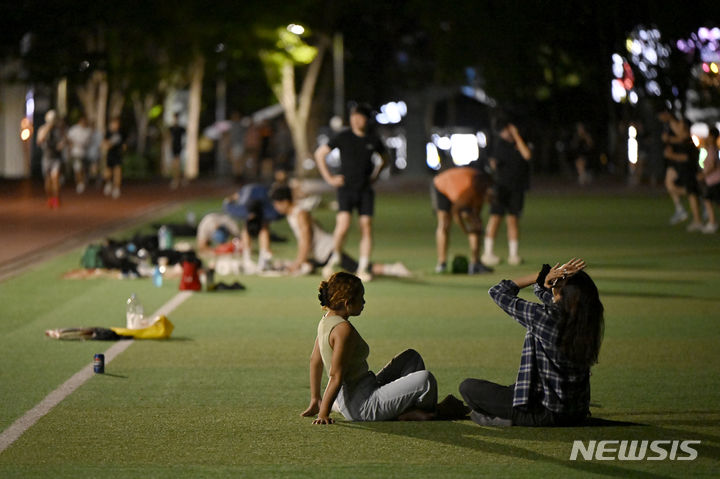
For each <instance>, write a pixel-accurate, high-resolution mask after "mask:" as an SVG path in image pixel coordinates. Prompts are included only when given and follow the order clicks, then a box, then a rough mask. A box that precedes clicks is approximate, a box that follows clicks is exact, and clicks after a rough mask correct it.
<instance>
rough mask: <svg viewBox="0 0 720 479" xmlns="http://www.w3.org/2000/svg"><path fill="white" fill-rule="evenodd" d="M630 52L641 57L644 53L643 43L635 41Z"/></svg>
mask: <svg viewBox="0 0 720 479" xmlns="http://www.w3.org/2000/svg"><path fill="white" fill-rule="evenodd" d="M630 52H631V53H632V54H633V55H640V54H641V53H642V43H640V41H639V40H633V42H632V46H631V48H630Z"/></svg>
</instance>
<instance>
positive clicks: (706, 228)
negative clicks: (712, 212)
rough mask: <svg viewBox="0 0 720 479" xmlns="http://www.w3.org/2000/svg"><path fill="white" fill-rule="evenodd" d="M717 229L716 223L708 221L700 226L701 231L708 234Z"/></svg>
mask: <svg viewBox="0 0 720 479" xmlns="http://www.w3.org/2000/svg"><path fill="white" fill-rule="evenodd" d="M717 230H718V224H717V223H708V224H706V225H705V226H703V227H702V232H703V233H705V234H709V235H710V234H713V233H715V232H717Z"/></svg>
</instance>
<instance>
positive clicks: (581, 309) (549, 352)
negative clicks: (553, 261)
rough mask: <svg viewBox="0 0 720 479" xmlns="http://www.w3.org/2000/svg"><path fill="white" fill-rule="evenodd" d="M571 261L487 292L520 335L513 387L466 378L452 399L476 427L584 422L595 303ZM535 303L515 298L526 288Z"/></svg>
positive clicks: (579, 263)
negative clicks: (522, 334)
mask: <svg viewBox="0 0 720 479" xmlns="http://www.w3.org/2000/svg"><path fill="white" fill-rule="evenodd" d="M584 267H585V262H584V261H583V260H580V259H572V260H570V261H568V262H567V263H565V264H563V265H559V264H557V265H555V266H553V267H552V268H551V267H550V266H549V265H544V266H543V269H542V270H541V271H540V273H539V274H532V275H528V276H524V277H522V278H518V279H515V280H513V281H509V280H503V281H501V282H500V283H498V284H497V285H495V286H493V287H492V288H490V291H489V293H490V297H491V298H492V299H493V301H495V303H497V305H498V306H500V307H501V308H502V309H503V310H504V311H505V312H506V313H508V314H509V315H510V316H512V317H513V318H514V319H515V320H516V321H517V322H519V323H520V324H521V325H523V326H524V327H525V328H526V329H527V333H526V334H525V343H524V344H523V349H522V357H521V361H520V369H519V371H518V375H517V380H516V382H515V384H513V385H510V386H501V385H499V384H495V383H492V382H489V381H484V380H481V379H466V380H465V381H463V382H462V383H461V384H460V394H461V395H462V397H463V399H465V402H467V404H468V405H469V406H470V407H471V408H472V412H471V413H470V417H471V418H472V420H473V421H475V422H476V423H478V424H480V425H484V426H510V425H514V426H575V425H580V424H582V423H583V422H584V421H585V419H586V418H587V417H588V416H589V407H590V367H591V366H592V365H593V364H595V363H596V362H597V359H598V354H599V352H600V344H601V342H602V336H603V331H604V320H603V305H602V303H601V302H600V297H599V294H598V290H597V287H596V286H595V283H594V282H593V280H592V279H591V278H590V276H589V275H588V274H587V273H585V272H584V271H582V270H583V268H584ZM533 284H534V289H535V295H536V296H537V297H538V298H539V299H540V300H541V301H542V304H538V303H535V302H530V301H525V300H524V299H520V298H518V296H517V295H518V292H519V291H520V289H522V288H525V287H527V286H530V285H533Z"/></svg>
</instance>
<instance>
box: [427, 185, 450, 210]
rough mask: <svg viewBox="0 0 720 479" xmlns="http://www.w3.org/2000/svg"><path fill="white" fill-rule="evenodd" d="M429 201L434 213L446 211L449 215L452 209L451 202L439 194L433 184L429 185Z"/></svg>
mask: <svg viewBox="0 0 720 479" xmlns="http://www.w3.org/2000/svg"><path fill="white" fill-rule="evenodd" d="M430 201H432V207H433V210H435V211H446V212H448V213H449V212H450V210H451V209H452V201H450V198H448V197H447V196H445V195H444V194H442V193H440V192H439V191H438V189H437V188H436V187H435V185H434V184H430Z"/></svg>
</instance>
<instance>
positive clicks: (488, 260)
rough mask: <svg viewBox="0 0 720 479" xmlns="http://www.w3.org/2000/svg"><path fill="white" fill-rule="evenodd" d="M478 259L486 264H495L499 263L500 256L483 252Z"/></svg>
mask: <svg viewBox="0 0 720 479" xmlns="http://www.w3.org/2000/svg"><path fill="white" fill-rule="evenodd" d="M480 261H482V263H483V264H484V265H487V266H497V265H499V264H500V258H499V257H497V256H495V255H494V254H492V253H483V255H482V256H481V257H480Z"/></svg>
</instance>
